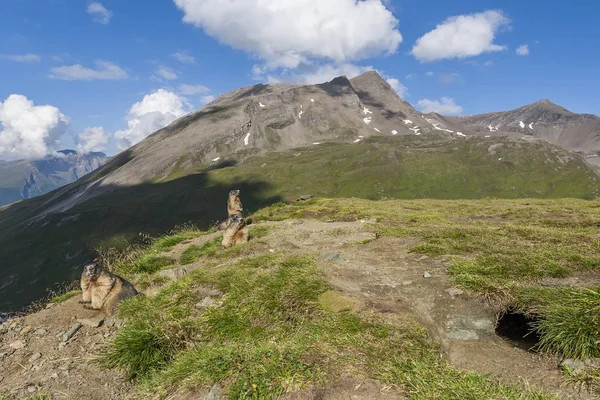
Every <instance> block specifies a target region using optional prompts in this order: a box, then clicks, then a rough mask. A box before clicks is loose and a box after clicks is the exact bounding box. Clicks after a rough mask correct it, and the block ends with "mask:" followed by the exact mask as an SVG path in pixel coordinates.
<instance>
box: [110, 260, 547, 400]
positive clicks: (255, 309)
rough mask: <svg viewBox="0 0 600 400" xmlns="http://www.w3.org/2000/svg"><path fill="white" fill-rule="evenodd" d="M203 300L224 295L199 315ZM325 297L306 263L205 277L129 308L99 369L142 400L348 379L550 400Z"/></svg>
mask: <svg viewBox="0 0 600 400" xmlns="http://www.w3.org/2000/svg"><path fill="white" fill-rule="evenodd" d="M206 288H218V289H219V290H220V291H222V292H223V293H224V295H223V296H222V297H220V299H217V300H218V301H217V302H216V303H215V304H214V305H213V306H209V307H207V308H205V309H204V310H202V311H200V310H198V309H196V307H195V304H196V303H197V302H198V301H199V300H200V299H201V298H203V296H204V295H203V294H202V293H206ZM330 289H331V288H330V287H329V285H328V284H327V283H326V282H325V280H324V277H323V275H322V273H321V271H320V269H319V268H318V267H317V266H316V263H315V259H314V258H313V257H310V256H303V257H292V258H283V256H281V255H277V254H266V255H261V256H256V257H247V258H242V259H237V260H235V261H234V262H232V263H230V264H226V265H222V266H220V267H214V266H213V267H211V268H210V269H208V268H207V269H198V270H196V271H194V272H192V273H191V274H190V275H188V276H186V277H185V278H184V279H182V280H181V281H178V282H175V283H173V284H171V285H170V286H168V287H167V288H165V289H164V290H163V291H161V292H160V293H159V294H158V295H156V296H155V297H151V298H143V297H140V298H133V299H130V300H127V301H126V302H124V303H123V306H122V308H121V314H122V316H123V317H126V318H128V319H129V322H128V323H127V324H126V325H125V327H124V328H122V329H121V330H120V331H119V332H118V334H117V337H116V338H115V339H114V340H113V341H112V342H111V343H110V346H109V350H108V352H107V353H106V355H105V356H104V357H103V360H102V362H103V364H104V365H105V366H106V367H109V368H114V367H118V368H122V369H124V370H125V371H126V373H127V374H128V376H129V377H130V378H132V379H136V381H137V382H138V388H139V389H140V391H141V394H144V395H149V394H150V393H152V394H155V395H156V394H158V395H159V396H166V395H168V394H169V393H171V392H173V391H177V390H180V389H184V388H195V387H199V386H211V385H212V384H214V383H215V382H220V383H221V384H222V385H224V386H225V388H226V395H227V398H229V399H276V398H279V397H280V396H281V395H283V394H286V393H290V392H294V391H297V390H299V389H301V388H303V387H307V386H310V385H317V386H318V385H321V384H325V383H327V382H330V381H331V380H333V379H335V378H334V377H335V376H339V375H340V374H342V373H344V372H348V373H351V374H354V375H356V376H358V377H369V378H374V379H379V380H382V381H384V382H387V383H389V384H393V385H401V386H402V387H404V388H405V389H406V391H407V393H408V394H409V396H410V397H411V398H414V399H452V398H455V399H464V398H489V399H503V400H504V399H540V400H541V399H549V397H545V396H544V395H542V394H540V393H535V392H530V391H525V392H523V391H520V390H518V389H516V388H513V387H510V386H505V385H501V384H499V383H497V382H495V381H493V380H491V379H489V378H486V377H482V376H479V375H475V374H471V373H466V372H459V371H456V370H454V369H452V368H451V367H450V366H449V365H448V364H447V363H446V362H445V361H443V360H442V358H441V357H440V354H439V351H438V349H437V347H436V346H435V345H433V343H432V342H431V341H430V339H429V338H428V337H427V334H426V331H425V330H424V329H423V328H421V327H420V326H418V325H417V324H416V323H415V322H414V321H413V320H412V319H410V318H409V317H406V318H405V319H404V320H403V321H402V322H399V323H397V324H394V325H392V324H390V323H387V322H385V321H383V320H382V317H381V316H379V315H377V314H374V313H367V314H364V315H359V314H356V313H352V312H348V311H340V312H334V311H329V310H328V309H325V308H323V307H322V306H321V305H320V303H319V299H320V297H321V296H322V295H323V294H324V293H327V292H328V291H329V290H330ZM481 396H483V397H481Z"/></svg>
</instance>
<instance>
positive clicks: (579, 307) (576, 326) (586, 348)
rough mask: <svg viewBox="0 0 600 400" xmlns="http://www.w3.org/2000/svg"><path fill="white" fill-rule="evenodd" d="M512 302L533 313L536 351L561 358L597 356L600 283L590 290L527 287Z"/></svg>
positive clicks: (599, 354) (599, 350) (518, 292)
mask: <svg viewBox="0 0 600 400" xmlns="http://www.w3.org/2000/svg"><path fill="white" fill-rule="evenodd" d="M515 292H516V299H515V300H514V302H515V303H516V304H517V305H518V306H519V307H520V308H521V309H523V310H525V311H526V312H528V313H530V314H534V315H535V316H536V317H537V319H538V321H537V322H536V323H535V324H534V328H535V330H537V331H538V332H539V333H540V335H541V339H540V341H539V343H538V346H537V347H538V350H540V351H543V352H548V353H553V354H560V355H561V356H562V357H564V358H576V359H588V358H598V357H600V340H599V339H600V286H597V287H595V288H593V289H587V288H581V289H574V288H541V287H526V288H518V289H516V290H515Z"/></svg>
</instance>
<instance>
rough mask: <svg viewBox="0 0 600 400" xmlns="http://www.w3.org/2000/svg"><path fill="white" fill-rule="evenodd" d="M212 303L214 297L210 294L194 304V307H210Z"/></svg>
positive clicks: (213, 302)
mask: <svg viewBox="0 0 600 400" xmlns="http://www.w3.org/2000/svg"><path fill="white" fill-rule="evenodd" d="M214 304H215V299H213V298H212V297H210V296H207V297H205V298H204V299H202V301H201V302H199V303H197V304H196V308H206V307H210V306H212V305H214Z"/></svg>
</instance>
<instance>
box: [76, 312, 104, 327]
mask: <svg viewBox="0 0 600 400" xmlns="http://www.w3.org/2000/svg"><path fill="white" fill-rule="evenodd" d="M77 322H79V323H80V324H82V325H85V326H89V327H90V328H98V327H99V326H100V325H102V323H103V322H104V316H103V315H102V314H100V315H97V316H95V317H92V318H83V319H78V320H77Z"/></svg>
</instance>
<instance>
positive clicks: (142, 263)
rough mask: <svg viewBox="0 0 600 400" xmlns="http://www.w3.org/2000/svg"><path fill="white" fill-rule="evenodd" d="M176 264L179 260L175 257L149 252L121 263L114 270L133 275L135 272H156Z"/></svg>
mask: <svg viewBox="0 0 600 400" xmlns="http://www.w3.org/2000/svg"><path fill="white" fill-rule="evenodd" d="M175 264H177V261H176V260H175V259H174V258H173V257H168V256H163V255H160V254H156V253H155V252H149V253H146V254H144V255H142V256H141V257H139V258H138V259H136V260H135V261H133V262H131V263H128V264H122V265H119V266H118V267H117V268H116V269H115V270H114V271H115V272H116V273H119V274H123V275H125V276H131V275H133V274H154V273H156V272H158V271H160V270H162V269H165V268H166V267H169V266H171V265H175Z"/></svg>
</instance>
